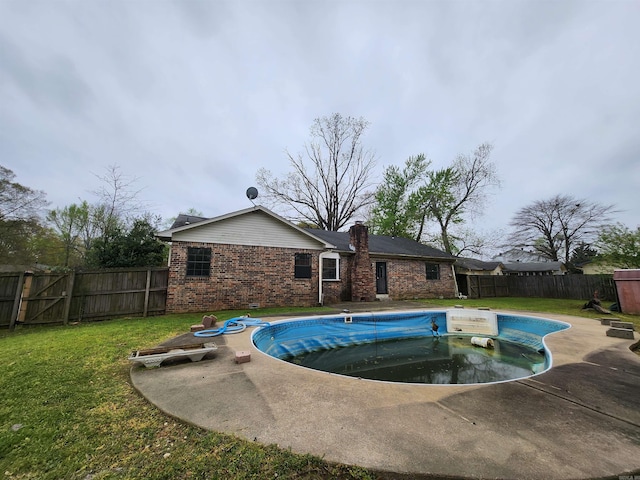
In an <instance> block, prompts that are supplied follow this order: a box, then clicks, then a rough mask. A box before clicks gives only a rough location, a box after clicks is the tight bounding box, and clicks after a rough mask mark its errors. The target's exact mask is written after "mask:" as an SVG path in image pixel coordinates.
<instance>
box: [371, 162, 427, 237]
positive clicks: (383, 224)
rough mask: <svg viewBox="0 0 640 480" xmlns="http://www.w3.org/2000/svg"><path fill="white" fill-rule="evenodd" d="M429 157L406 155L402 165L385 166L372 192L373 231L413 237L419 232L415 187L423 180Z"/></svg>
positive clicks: (418, 234)
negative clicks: (380, 179) (380, 180)
mask: <svg viewBox="0 0 640 480" xmlns="http://www.w3.org/2000/svg"><path fill="white" fill-rule="evenodd" d="M429 165H431V161H430V160H427V158H426V157H425V156H424V154H420V155H416V156H414V157H409V158H408V159H407V160H406V161H405V165H404V168H402V169H400V167H398V166H396V165H391V166H390V167H387V168H386V169H385V170H384V173H383V181H382V183H380V185H378V188H377V189H376V192H375V204H374V206H373V208H372V209H371V213H370V218H369V222H368V223H369V227H370V228H371V232H372V233H374V234H376V235H390V236H394V237H405V238H416V239H419V238H420V236H421V228H420V227H421V226H422V225H423V223H421V218H420V212H419V211H418V206H419V204H418V203H417V202H416V201H415V194H414V190H415V188H416V186H417V185H419V184H421V183H423V182H424V181H425V179H426V175H427V173H428V170H427V169H428V168H429Z"/></svg>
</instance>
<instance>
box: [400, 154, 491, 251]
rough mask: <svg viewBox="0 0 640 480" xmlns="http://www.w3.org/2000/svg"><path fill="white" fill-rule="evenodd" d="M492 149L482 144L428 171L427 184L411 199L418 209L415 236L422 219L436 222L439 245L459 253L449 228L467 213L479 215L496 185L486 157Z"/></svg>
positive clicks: (461, 219)
mask: <svg viewBox="0 0 640 480" xmlns="http://www.w3.org/2000/svg"><path fill="white" fill-rule="evenodd" d="M492 150H493V146H492V145H491V144H489V143H483V144H481V145H479V146H478V147H477V148H476V149H475V150H474V152H473V154H471V155H465V154H460V155H458V157H457V158H456V159H455V160H454V162H453V164H452V165H451V166H449V167H446V168H443V169H440V170H436V171H430V172H428V181H427V183H426V184H425V185H423V186H421V187H420V188H419V189H418V190H417V191H416V193H415V194H414V196H413V200H412V201H413V202H415V203H416V204H418V205H420V207H419V208H418V210H419V211H421V215H420V216H419V218H420V228H419V236H418V239H420V238H421V236H422V232H423V229H424V225H425V222H426V220H428V219H432V220H434V221H435V222H437V223H438V227H439V242H438V243H440V245H441V247H442V248H443V249H444V250H445V251H446V252H447V253H451V254H457V253H459V250H460V249H459V248H458V247H457V246H456V244H455V240H456V238H455V236H452V228H453V227H454V226H455V225H459V224H462V223H464V221H465V217H466V216H468V215H469V214H472V213H476V214H480V213H481V209H482V206H483V205H484V202H485V200H486V197H487V195H488V193H489V189H490V188H492V187H498V186H499V185H500V180H499V178H498V175H497V173H496V167H495V164H494V163H493V162H491V160H490V156H491V151H492Z"/></svg>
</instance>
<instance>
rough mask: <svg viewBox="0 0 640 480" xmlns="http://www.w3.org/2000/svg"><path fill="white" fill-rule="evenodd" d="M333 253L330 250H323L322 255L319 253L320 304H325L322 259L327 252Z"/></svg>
mask: <svg viewBox="0 0 640 480" xmlns="http://www.w3.org/2000/svg"><path fill="white" fill-rule="evenodd" d="M328 253H331V252H330V251H327V250H325V251H323V252H320V255H318V304H319V305H320V306H324V301H323V300H324V299H323V298H322V297H323V293H322V259H323V258H324V255H325V254H328Z"/></svg>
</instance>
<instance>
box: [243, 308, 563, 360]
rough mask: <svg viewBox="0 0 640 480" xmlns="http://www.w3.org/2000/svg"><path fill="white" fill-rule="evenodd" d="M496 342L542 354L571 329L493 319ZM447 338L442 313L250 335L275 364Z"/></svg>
mask: <svg viewBox="0 0 640 480" xmlns="http://www.w3.org/2000/svg"><path fill="white" fill-rule="evenodd" d="M497 318H498V338H502V339H505V340H508V341H511V342H515V343H521V344H524V345H527V346H529V347H531V348H533V349H535V350H543V349H544V343H543V338H544V337H545V336H546V335H548V334H550V333H554V332H557V331H560V330H564V329H567V328H569V327H570V325H569V324H568V323H565V322H560V321H556V320H549V319H544V318H537V317H528V316H520V315H504V314H498V315H497ZM432 320H433V321H434V322H435V323H436V324H437V325H438V333H439V334H441V335H446V334H447V333H455V334H456V335H457V334H458V333H457V332H447V322H446V312H445V311H434V310H426V311H412V312H395V313H367V314H353V315H351V314H341V315H332V316H322V317H308V318H299V319H291V320H284V321H280V322H273V323H270V324H269V325H268V326H265V327H262V328H260V329H257V330H255V331H254V332H253V336H252V339H253V343H254V345H255V346H256V348H258V349H259V350H261V351H262V352H264V353H266V354H268V355H271V356H272V357H275V358H279V359H286V358H290V357H292V356H295V355H299V354H301V353H305V352H313V351H318V350H324V349H331V348H338V347H346V346H349V345H359V344H364V343H371V342H378V341H384V340H391V339H398V338H415V337H424V336H431V335H433V332H432V327H431V325H432Z"/></svg>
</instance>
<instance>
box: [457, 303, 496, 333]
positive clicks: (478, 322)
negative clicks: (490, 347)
mask: <svg viewBox="0 0 640 480" xmlns="http://www.w3.org/2000/svg"><path fill="white" fill-rule="evenodd" d="M447 333H450V334H451V333H454V334H455V333H465V334H473V335H490V336H496V335H498V315H497V314H496V313H495V312H491V311H488V310H462V309H460V308H454V309H451V310H447Z"/></svg>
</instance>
